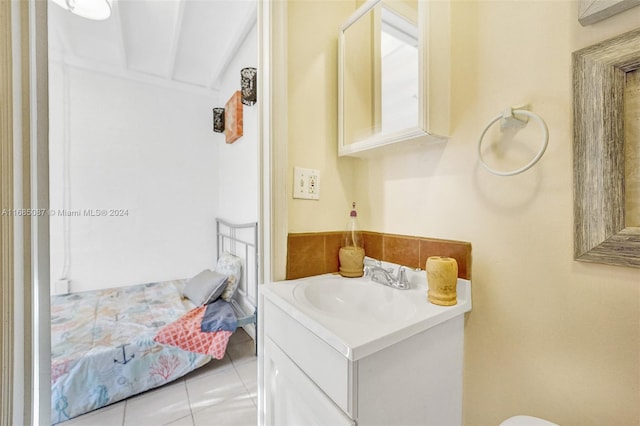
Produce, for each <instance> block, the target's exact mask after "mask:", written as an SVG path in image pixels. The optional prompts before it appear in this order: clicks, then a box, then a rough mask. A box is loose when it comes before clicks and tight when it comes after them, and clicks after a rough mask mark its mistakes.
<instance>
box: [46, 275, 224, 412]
mask: <svg viewBox="0 0 640 426" xmlns="http://www.w3.org/2000/svg"><path fill="white" fill-rule="evenodd" d="M183 285H184V282H182V281H181V280H179V281H167V282H161V283H152V284H141V285H136V286H130V287H121V288H114V289H107V290H97V291H89V292H82V293H71V294H66V295H56V296H52V297H51V414H52V418H51V421H52V423H58V422H61V421H65V420H67V419H70V418H72V417H75V416H78V415H80V414H83V413H86V412H88V411H91V410H95V409H97V408H101V407H103V406H105V405H108V404H111V403H113V402H116V401H120V400H122V399H125V398H127V397H129V396H131V395H135V394H137V393H140V392H143V391H145V390H148V389H151V388H155V387H157V386H160V385H162V384H164V383H167V382H170V381H172V380H175V379H177V378H179V377H181V376H183V375H185V374H186V373H188V372H190V371H192V370H194V369H196V368H198V367H201V366H202V365H204V364H206V363H207V362H209V361H210V360H211V357H210V356H207V355H200V354H196V353H193V352H186V351H183V350H181V349H179V348H177V347H174V346H167V345H162V344H159V343H156V342H155V341H154V336H155V335H156V333H157V331H158V330H159V329H160V328H161V327H163V326H164V325H166V324H169V323H171V322H173V321H175V320H177V319H178V318H180V317H181V316H182V315H183V314H184V313H185V312H186V311H187V310H188V309H187V307H185V306H184V305H183V302H182V296H181V291H180V289H181V288H182V286H183Z"/></svg>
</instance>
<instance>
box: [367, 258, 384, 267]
mask: <svg viewBox="0 0 640 426" xmlns="http://www.w3.org/2000/svg"><path fill="white" fill-rule="evenodd" d="M364 265H365V267H366V266H382V262H381V261H380V260H378V259H374V258H373V257H369V256H365V258H364Z"/></svg>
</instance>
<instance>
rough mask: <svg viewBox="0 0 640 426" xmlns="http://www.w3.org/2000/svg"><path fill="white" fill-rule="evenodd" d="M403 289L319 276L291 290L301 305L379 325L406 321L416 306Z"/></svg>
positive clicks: (365, 281)
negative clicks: (364, 319) (375, 322)
mask: <svg viewBox="0 0 640 426" xmlns="http://www.w3.org/2000/svg"><path fill="white" fill-rule="evenodd" d="M405 291H406V290H398V289H395V288H391V287H386V286H384V285H382V284H378V283H373V282H370V281H368V280H364V279H345V278H341V277H322V278H318V279H312V280H308V281H304V282H301V283H300V284H298V285H297V286H296V287H295V288H294V290H293V297H294V298H295V299H296V300H297V301H298V302H300V303H302V304H304V305H307V306H310V307H311V308H313V309H317V310H319V311H322V312H324V313H326V314H330V315H335V316H339V317H342V318H345V319H355V318H361V319H362V318H363V317H366V318H368V319H369V320H377V321H382V322H391V321H406V320H408V319H411V318H412V317H413V316H414V315H415V313H416V306H415V304H414V303H413V301H412V298H410V297H408V294H403V293H404V292H405Z"/></svg>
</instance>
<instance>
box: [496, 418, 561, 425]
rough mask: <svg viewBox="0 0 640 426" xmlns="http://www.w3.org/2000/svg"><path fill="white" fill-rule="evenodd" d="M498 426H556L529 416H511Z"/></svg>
mask: <svg viewBox="0 0 640 426" xmlns="http://www.w3.org/2000/svg"><path fill="white" fill-rule="evenodd" d="M500 426H558V425H557V424H556V423H552V422H550V421H548V420H544V419H540V418H538V417H531V416H513V417H509V418H508V419H507V420H505V421H503V422H502V423H500Z"/></svg>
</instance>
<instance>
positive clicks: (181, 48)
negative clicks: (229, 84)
mask: <svg viewBox="0 0 640 426" xmlns="http://www.w3.org/2000/svg"><path fill="white" fill-rule="evenodd" d="M255 7H256V2H255V0H213V1H212V0H208V1H206V0H196V1H193V0H190V1H188V2H187V3H186V4H185V8H184V13H183V23H182V26H181V31H180V37H179V39H178V49H177V50H176V61H175V67H174V72H173V78H174V79H176V80H179V81H182V82H187V83H191V84H195V85H199V86H204V87H210V86H211V84H212V82H213V81H215V80H216V79H217V77H218V76H217V75H214V74H216V73H217V72H219V71H220V66H221V61H222V62H224V61H225V60H226V55H228V54H229V53H230V52H228V50H229V45H230V43H232V42H233V41H234V40H235V39H236V38H237V37H239V36H240V34H242V32H243V31H244V29H245V28H246V23H247V20H248V19H250V17H251V16H252V12H253V10H254V9H255ZM222 65H223V64H222ZM238 78H239V77H238Z"/></svg>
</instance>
